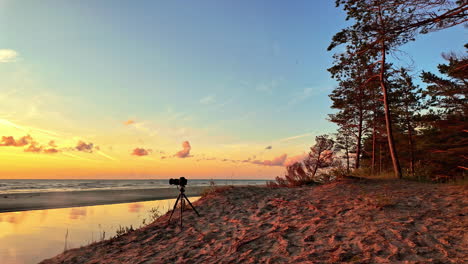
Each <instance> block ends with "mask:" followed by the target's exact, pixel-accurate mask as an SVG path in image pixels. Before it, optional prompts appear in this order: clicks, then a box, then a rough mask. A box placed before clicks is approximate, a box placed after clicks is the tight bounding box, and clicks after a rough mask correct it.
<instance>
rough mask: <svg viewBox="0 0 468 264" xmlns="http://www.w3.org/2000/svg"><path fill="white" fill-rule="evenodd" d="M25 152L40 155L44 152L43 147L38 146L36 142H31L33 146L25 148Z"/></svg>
mask: <svg viewBox="0 0 468 264" xmlns="http://www.w3.org/2000/svg"><path fill="white" fill-rule="evenodd" d="M24 152H33V153H40V152H42V146H38V145H37V143H36V142H31V145H29V147H27V148H25V149H24Z"/></svg>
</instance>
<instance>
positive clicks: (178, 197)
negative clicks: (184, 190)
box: [167, 194, 181, 222]
mask: <svg viewBox="0 0 468 264" xmlns="http://www.w3.org/2000/svg"><path fill="white" fill-rule="evenodd" d="M180 196H181V195H180V194H179V196H177V200H176V202H175V204H174V208H172V212H171V216H169V221H167V222H170V221H171V218H172V215H173V214H174V211H175V209H176V207H177V203H178V202H179V199H180Z"/></svg>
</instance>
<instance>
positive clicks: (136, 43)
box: [0, 0, 466, 179]
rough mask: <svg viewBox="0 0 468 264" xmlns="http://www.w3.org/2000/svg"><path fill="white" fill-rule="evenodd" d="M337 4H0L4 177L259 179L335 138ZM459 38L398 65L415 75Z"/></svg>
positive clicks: (440, 35) (436, 36)
mask: <svg viewBox="0 0 468 264" xmlns="http://www.w3.org/2000/svg"><path fill="white" fill-rule="evenodd" d="M346 25H347V22H346V21H345V15H344V13H343V12H342V10H340V9H338V8H336V7H335V5H334V1H325V0H320V1H306V0H304V1H288V2H285V1H279V0H277V1H268V0H265V1H260V0H255V1H247V0H240V1H224V0H222V1H219V0H206V1H182V0H175V1H116V0H113V1H106V0H102V1H93V0H83V1H62V0H43V1H34V0H0V138H1V139H2V141H1V142H0V179H9V178H64V179H80V178H117V179H122V178H125V179H133V178H136V179H146V178H169V177H179V176H186V177H191V178H204V179H208V178H215V179H216V178H238V179H240V178H260V179H271V178H273V177H275V176H279V175H283V174H284V170H285V168H284V166H285V165H287V164H290V163H291V162H294V161H296V160H298V159H300V158H302V157H303V156H304V155H305V154H306V153H307V152H308V150H309V148H310V146H311V145H313V144H314V138H315V136H317V135H320V134H324V133H333V132H334V131H335V129H336V128H335V126H334V125H333V124H331V123H330V122H328V121H327V120H326V119H327V115H328V114H329V113H331V112H332V110H331V109H330V105H331V101H330V100H329V98H328V94H329V93H330V92H331V90H332V89H333V88H334V87H335V86H336V83H335V81H333V80H332V79H331V78H330V75H329V74H328V72H327V70H326V69H327V68H328V67H330V66H331V64H332V62H333V59H332V53H330V52H327V50H326V48H327V46H328V45H329V43H330V40H331V38H332V36H333V35H334V34H335V33H336V32H338V31H339V30H340V29H342V28H343V27H345V26H346ZM465 41H466V30H464V29H463V27H461V26H460V27H456V28H451V29H447V30H444V31H441V32H437V33H432V34H430V35H424V36H420V37H418V40H417V41H416V42H413V43H410V44H407V45H406V46H404V47H403V52H402V53H400V54H397V55H398V56H397V57H394V58H393V59H394V60H395V62H396V63H399V64H402V65H406V66H408V65H410V66H412V68H413V70H414V74H415V75H418V73H419V72H420V71H421V70H423V69H424V70H431V71H436V66H437V64H439V63H442V62H443V59H442V58H441V57H440V54H441V53H442V52H447V51H452V50H455V51H461V50H462V48H463V44H464V42H465Z"/></svg>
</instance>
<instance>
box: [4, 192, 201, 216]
mask: <svg viewBox="0 0 468 264" xmlns="http://www.w3.org/2000/svg"><path fill="white" fill-rule="evenodd" d="M206 188H207V187H200V186H197V187H187V188H186V191H185V193H186V195H187V196H199V195H200V193H201V192H202V191H203V190H204V189H206ZM177 195H179V191H178V190H177V188H176V187H172V188H153V189H134V190H96V191H71V192H47V193H15V194H2V195H0V213H3V212H15V211H26V210H37V209H51V208H65V207H77V206H91V205H100V204H114V203H130V202H141V201H151V200H160V199H170V198H177Z"/></svg>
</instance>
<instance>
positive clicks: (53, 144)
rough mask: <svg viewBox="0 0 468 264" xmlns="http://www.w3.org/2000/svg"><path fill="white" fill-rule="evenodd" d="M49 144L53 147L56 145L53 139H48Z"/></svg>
mask: <svg viewBox="0 0 468 264" xmlns="http://www.w3.org/2000/svg"><path fill="white" fill-rule="evenodd" d="M49 146H51V147H54V148H55V147H57V145H56V144H55V140H51V141H49Z"/></svg>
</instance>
